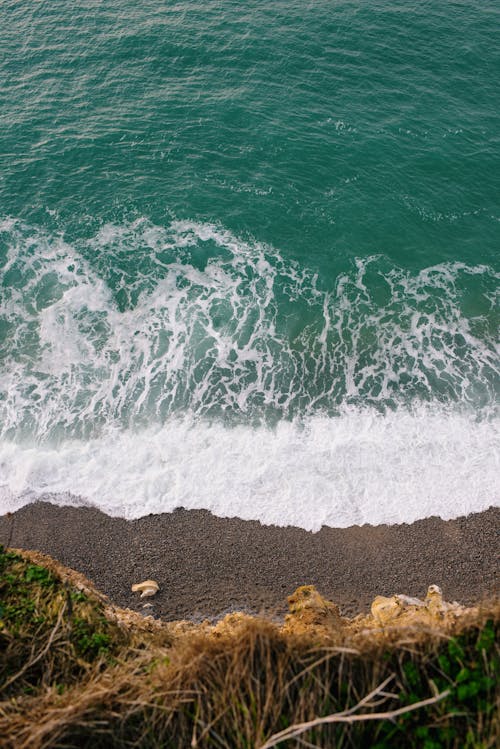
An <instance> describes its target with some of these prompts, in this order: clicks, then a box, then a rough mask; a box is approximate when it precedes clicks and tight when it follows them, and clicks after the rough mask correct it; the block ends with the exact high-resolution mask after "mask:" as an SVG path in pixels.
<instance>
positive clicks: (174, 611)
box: [0, 501, 500, 621]
mask: <svg viewBox="0 0 500 749" xmlns="http://www.w3.org/2000/svg"><path fill="white" fill-rule="evenodd" d="M499 538H500V508H494V507H491V508H490V509H488V510H486V511H484V512H480V513H475V514H471V515H469V516H467V517H460V518H457V519H455V520H441V519H440V518H436V517H430V518H425V519H424V520H418V521H416V522H414V523H411V524H402V525H391V526H388V525H379V526H369V525H364V526H351V527H349V528H329V527H323V528H322V529H321V530H320V531H318V532H317V533H311V532H310V531H305V530H302V529H300V528H295V527H285V528H283V527H277V526H264V525H261V524H260V523H259V522H258V521H250V520H240V519H238V518H219V517H216V516H214V515H212V514H211V513H210V512H208V511H207V510H184V509H178V510H175V511H174V512H172V513H166V514H161V515H148V516H145V517H143V518H140V519H137V520H125V519H123V518H115V517H110V516H108V515H105V514H104V513H102V512H101V511H100V510H97V509H95V508H89V507H73V506H62V507H61V506H57V505H52V504H50V503H48V502H45V501H39V502H35V503H33V504H30V505H26V506H25V507H23V508H21V509H20V510H17V511H16V512H14V513H9V514H6V515H3V516H0V543H2V544H4V545H8V546H10V547H13V548H23V549H34V550H37V551H40V552H43V553H45V554H49V555H50V556H52V557H54V558H55V559H57V560H58V561H59V562H61V563H62V564H64V565H66V566H68V567H71V568H73V569H75V570H77V571H78V572H81V573H83V574H84V575H86V576H87V577H88V578H89V579H90V580H91V581H92V582H93V583H94V584H95V586H96V587H97V588H98V589H100V590H101V591H102V592H104V593H105V594H106V595H108V596H109V598H110V599H111V601H112V602H113V603H114V604H116V605H118V606H121V607H128V608H131V609H134V610H136V611H141V612H143V613H148V614H149V613H151V614H153V615H154V616H156V617H161V618H163V619H166V620H174V619H191V620H195V621H197V620H202V619H205V618H209V619H210V618H211V619H216V618H218V617H220V616H222V615H224V614H226V613H229V612H231V611H246V612H248V613H252V614H258V613H265V614H267V615H276V616H281V615H282V614H283V613H284V612H285V610H286V597H287V596H288V595H290V594H291V593H292V592H293V591H294V590H295V588H297V587H298V586H299V585H305V584H307V585H309V584H310V585H315V586H316V587H317V588H318V590H319V591H320V593H321V594H322V595H323V596H324V597H325V598H327V599H328V600H331V601H334V602H335V603H337V604H338V605H339V606H340V610H341V612H342V614H345V615H348V616H352V615H354V614H357V613H360V612H365V611H367V610H368V609H369V606H370V603H371V601H372V600H373V598H374V597H375V596H376V595H392V594H394V593H405V594H407V595H410V596H422V595H424V594H425V591H426V590H427V586H428V585H430V584H433V583H435V584H437V585H439V586H440V587H441V588H442V589H443V594H444V597H445V599H446V600H449V601H450V600H458V601H459V602H460V603H463V604H466V605H471V604H474V603H477V602H478V601H480V600H482V599H484V598H488V597H492V596H495V595H498V593H499V587H498V580H499V577H498V570H499V564H498V563H499V554H498V552H499ZM146 578H152V579H155V580H157V581H158V583H159V585H160V591H159V593H158V594H157V596H156V597H155V598H154V599H150V600H151V603H152V607H151V608H148V609H147V610H146V612H144V610H143V603H144V601H140V599H139V598H138V596H137V595H136V594H133V593H132V592H131V591H130V586H131V585H132V584H133V583H136V582H140V581H141V580H144V579H146Z"/></svg>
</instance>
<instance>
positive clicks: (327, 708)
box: [0, 550, 500, 749]
mask: <svg viewBox="0 0 500 749" xmlns="http://www.w3.org/2000/svg"><path fill="white" fill-rule="evenodd" d="M0 559H1V567H0V580H1V583H0V584H1V588H0V590H1V599H0V600H1V606H2V609H1V617H2V618H1V630H0V638H1V640H0V643H1V645H0V668H1V671H0V673H1V678H2V683H3V694H2V696H1V699H2V702H0V735H1V736H3V742H4V743H3V744H2V746H5V747H7V748H10V747H12V749H13V748H14V747H15V748H16V749H23V748H25V749H28V748H29V749H42V748H44V747H51V748H52V747H61V749H62V747H76V746H78V747H89V749H90V747H92V748H93V749H94V748H95V749H109V748H116V749H118V748H120V749H121V748H122V747H123V748H125V747H144V748H145V749H149V748H151V749H153V748H155V749H156V748H158V749H159V748H160V747H172V748H173V749H174V748H175V749H178V748H179V749H180V748H184V747H200V748H205V747H206V748H207V749H208V748H212V747H213V748H214V749H216V748H217V749H222V748H224V749H240V748H241V749H257V748H260V749H272V747H282V748H283V749H289V748H291V747H294V748H295V747H297V748H298V747H304V746H306V747H322V749H328V748H329V747H335V748H337V747H338V748H342V749H343V748H344V747H345V748H347V747H349V748H351V747H371V748H372V749H385V747H398V749H399V748H400V747H405V748H406V747H409V748H410V749H411V748H412V747H414V748H415V749H417V748H418V749H445V748H446V749H448V748H449V749H459V748H460V749H463V748H464V747H466V748H468V749H490V748H491V749H493V747H496V746H497V745H498V738H499V719H498V718H499V713H498V708H499V692H498V687H497V679H498V674H499V671H500V654H499V647H498V628H499V622H500V606H499V604H498V603H497V602H490V603H489V604H484V605H483V606H481V607H477V608H475V609H473V610H466V611H463V612H462V613H461V614H460V615H457V616H456V617H455V618H453V619H451V620H447V621H446V622H445V620H443V623H442V625H436V626H434V627H429V626H424V625H423V624H422V622H420V623H418V624H417V625H415V626H410V625H408V623H405V625H404V626H403V625H401V624H400V625H398V626H390V627H375V626H371V628H370V627H368V626H365V625H366V624H367V622H368V618H367V619H366V621H365V620H363V619H359V618H357V619H356V620H351V621H350V622H347V623H346V620H341V619H340V618H339V617H338V616H337V614H336V613H335V612H334V611H333V609H332V605H331V604H329V605H326V604H324V602H322V600H319V599H320V597H319V594H314V595H309V598H314V597H315V598H316V599H317V600H319V604H318V605H319V607H320V608H321V607H322V609H323V610H324V612H326V614H325V613H324V616H323V624H322V625H321V626H319V627H318V626H316V625H315V624H314V622H311V623H308V624H307V626H304V624H303V622H304V619H303V617H304V611H305V610H306V612H307V609H304V607H303V606H301V607H300V610H299V609H297V612H296V614H295V616H297V617H302V619H301V622H302V626H301V627H298V628H296V629H295V630H294V626H293V624H294V622H293V616H294V614H293V612H292V614H291V615H290V617H288V618H287V622H286V624H285V625H284V626H280V625H278V624H275V623H271V622H269V621H265V620H263V619H256V618H252V617H248V616H244V615H241V614H235V615H231V616H229V617H226V619H225V620H223V621H222V622H220V623H219V624H217V625H216V626H213V625H210V624H208V623H205V624H202V625H196V626H195V625H190V624H189V623H185V622H184V623H171V624H168V623H161V622H160V623H158V622H154V621H153V620H148V619H141V617H139V616H138V615H135V614H132V613H127V612H123V611H122V612H120V611H117V610H114V611H113V610H112V609H111V608H110V607H109V606H108V605H107V604H106V602H105V601H104V600H103V599H102V597H99V596H98V595H97V594H95V595H94V593H92V591H91V590H88V591H82V590H78V589H76V588H75V587H74V586H72V585H71V584H70V582H68V580H67V579H64V576H61V575H58V574H56V572H57V571H54V569H52V568H51V567H50V565H46V566H44V565H43V564H35V563H33V560H32V559H31V560H30V559H29V558H28V557H27V556H25V555H24V554H18V553H15V552H10V551H9V552H7V551H5V550H2V552H1V557H0ZM302 596H303V594H302ZM294 600H296V599H294ZM309 613H310V610H309ZM324 622H330V624H329V625H328V626H331V628H332V629H331V631H330V632H329V631H328V627H327V625H326V624H325V623H324ZM13 677H15V678H13Z"/></svg>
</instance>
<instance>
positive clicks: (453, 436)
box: [0, 408, 500, 531]
mask: <svg viewBox="0 0 500 749" xmlns="http://www.w3.org/2000/svg"><path fill="white" fill-rule="evenodd" d="M497 447H498V422H496V423H492V422H487V421H485V422H474V421H472V420H471V419H469V418H467V417H465V416H463V415H457V414H446V413H444V412H443V413H436V412H435V411H434V412H432V411H430V409H428V408H423V409H421V410H420V411H419V412H418V413H415V414H413V415H410V414H408V413H403V412H402V411H398V412H389V413H387V414H385V415H381V414H376V413H375V412H362V411H359V410H356V409H354V408H353V409H348V410H346V411H345V412H344V413H343V414H341V415H339V416H338V417H334V418H328V417H322V416H315V417H312V418H311V419H309V420H308V421H307V422H306V423H304V424H301V425H299V424H297V423H291V422H285V421H283V422H280V424H279V425H278V426H277V428H275V429H270V428H268V427H258V428H253V427H250V426H238V427H234V428H229V427H225V426H223V425H221V424H208V423H203V422H198V421H193V420H190V419H184V420H182V421H179V420H175V419H174V420H171V421H169V422H168V423H167V424H165V425H164V426H162V427H159V428H156V429H152V428H150V429H146V430H144V431H142V432H140V433H133V432H131V431H123V432H118V433H109V434H107V435H105V436H103V437H101V438H99V439H95V440H89V441H86V442H81V441H72V442H66V443H64V444H62V445H60V446H59V448H58V449H51V448H48V447H46V448H42V447H33V448H26V447H22V446H20V445H16V444H12V443H10V444H9V443H6V442H3V443H1V445H0V475H1V476H2V479H1V480H0V511H2V512H5V511H8V510H14V509H17V508H19V507H20V506H22V505H24V504H27V503H29V502H31V501H33V499H35V498H37V497H39V496H45V497H46V498H47V497H48V498H49V499H50V500H51V501H53V502H56V503H60V504H71V503H73V504H91V505H93V506H96V507H99V508H100V509H101V510H103V511H104V512H106V513H108V514H110V515H115V516H124V517H126V518H137V517H141V516H143V515H147V514H149V513H160V512H169V511H171V510H173V509H174V508H176V507H185V508H190V509H194V508H198V509H199V508H205V509H208V510H210V511H212V512H213V513H214V514H216V515H219V516H225V517H234V516H237V517H240V518H244V519H254V520H260V521H261V522H262V523H269V524H276V525H296V526H300V527H303V528H306V529H308V530H313V531H315V530H318V529H319V528H320V527H321V526H322V525H328V526H334V527H345V526H349V525H352V524H362V523H371V524H378V523H398V522H411V521H413V520H416V519H418V518H423V517H427V516H430V515H438V516H440V517H442V518H452V517H456V516H459V515H463V514H468V513H470V512H473V511H480V510H483V509H486V508H487V507H488V506H490V505H494V504H497V503H498V499H499V493H498V489H499V486H498V475H499V468H500V466H499V456H498V451H497Z"/></svg>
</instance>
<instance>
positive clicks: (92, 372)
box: [0, 0, 500, 528]
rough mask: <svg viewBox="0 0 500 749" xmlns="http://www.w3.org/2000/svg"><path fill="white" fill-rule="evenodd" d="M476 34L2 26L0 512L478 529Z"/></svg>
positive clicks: (13, 20)
mask: <svg viewBox="0 0 500 749" xmlns="http://www.w3.org/2000/svg"><path fill="white" fill-rule="evenodd" d="M499 80H500V8H499V7H498V4H497V3H494V2H489V1H486V0H484V1H477V2H467V3H464V2H452V3H450V2H447V3H444V2H438V1H437V0H436V1H429V2H419V3H408V2H368V1H367V2H361V3H352V2H332V1H331V0H330V1H327V0H316V1H315V2H309V3H307V2H296V1H294V0H274V1H273V2H269V3H262V2H257V1H256V0H251V1H250V2H246V3H238V2H229V1H225V2H224V1H223V0H222V1H219V2H216V1H215V0H214V1H212V2H183V3H163V2H158V1H157V0H154V1H153V0H141V2H140V3H132V2H130V0H108V1H107V2H100V1H97V0H90V1H87V2H69V0H59V1H58V2H55V3H47V2H37V3H28V2H18V1H16V2H14V1H13V0H6V1H5V2H3V3H2V4H1V6H0V284H1V286H0V502H1V505H2V507H3V508H5V509H12V508H14V507H17V506H19V505H20V504H23V503H26V502H28V501H32V500H33V499H35V498H36V497H38V496H41V495H42V494H43V495H46V494H50V496H51V497H52V498H53V501H59V502H61V501H65V502H68V501H71V502H78V503H91V504H95V505H98V506H100V507H102V509H104V510H106V511H107V512H110V513H112V514H119V515H125V516H127V517H133V516H138V515H141V514H146V513H147V512H159V511H168V510H171V509H173V508H174V507H176V506H180V505H183V506H187V507H200V506H201V507H207V508H208V509H211V510H212V511H214V512H217V513H218V514H222V515H225V514H227V515H239V516H241V517H252V518H258V519H261V520H262V521H263V522H274V523H280V524H287V523H294V524H297V525H302V526H304V527H307V528H317V527H319V526H320V525H321V523H326V524H329V525H347V524H350V523H360V522H397V521H402V520H412V519H414V518H416V517H423V516H425V515H428V514H440V515H441V516H443V517H451V516H453V515H458V514H461V513H464V512H470V511H472V510H479V509H482V508H484V507H487V506H488V505H489V504H495V503H498V498H499V491H498V488H499V487H498V481H497V479H496V473H497V471H498V467H499V466H498V413H497V406H498V393H499V363H498V362H499V359H498V351H499V349H498V323H499V319H500V315H499V307H498V280H499V277H500V275H499V274H500V252H499V248H500V86H499V85H498V81H499Z"/></svg>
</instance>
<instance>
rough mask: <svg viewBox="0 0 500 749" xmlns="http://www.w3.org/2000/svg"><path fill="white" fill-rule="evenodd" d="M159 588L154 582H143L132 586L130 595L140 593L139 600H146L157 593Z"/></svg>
mask: <svg viewBox="0 0 500 749" xmlns="http://www.w3.org/2000/svg"><path fill="white" fill-rule="evenodd" d="M159 589H160V586H159V585H158V583H157V582H156V580H144V582H142V583H135V584H134V585H132V593H140V594H141V598H148V597H150V596H154V595H156V594H157V593H158V591H159Z"/></svg>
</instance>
